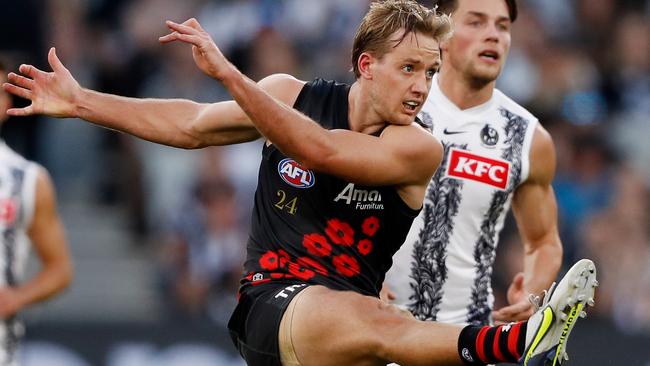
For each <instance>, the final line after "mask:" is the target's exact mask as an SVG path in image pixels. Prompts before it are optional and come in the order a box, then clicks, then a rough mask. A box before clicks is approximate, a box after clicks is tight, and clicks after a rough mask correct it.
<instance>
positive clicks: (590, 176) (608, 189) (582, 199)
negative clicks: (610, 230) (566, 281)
mask: <svg viewBox="0 0 650 366" xmlns="http://www.w3.org/2000/svg"><path fill="white" fill-rule="evenodd" d="M571 148H572V151H571V152H570V155H568V156H565V157H564V159H565V160H567V161H568V162H569V163H568V164H562V165H561V167H562V168H563V169H562V170H559V171H558V173H557V175H556V179H555V182H554V184H553V188H554V189H555V194H556V196H557V201H558V211H559V217H560V236H561V237H562V239H563V243H564V263H573V262H574V261H575V260H576V259H579V258H578V257H580V258H581V257H582V255H583V254H584V253H582V250H581V246H582V244H583V243H582V240H581V237H580V234H581V233H580V231H581V230H582V228H583V227H584V225H585V222H587V220H589V219H590V218H591V217H592V216H593V215H595V214H596V213H598V212H600V211H601V210H603V209H605V208H606V207H608V206H609V204H610V202H612V196H613V194H614V184H615V182H614V181H613V178H614V177H615V176H616V173H617V171H618V167H617V166H615V165H613V157H612V154H611V152H610V151H609V149H608V148H607V146H606V145H605V143H604V141H603V140H602V139H600V137H599V136H598V135H596V134H594V133H593V132H591V133H588V134H587V135H585V136H576V137H574V139H573V141H572V142H571Z"/></svg>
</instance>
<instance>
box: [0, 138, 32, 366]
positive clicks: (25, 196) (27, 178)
mask: <svg viewBox="0 0 650 366" xmlns="http://www.w3.org/2000/svg"><path fill="white" fill-rule="evenodd" d="M37 173H38V168H37V165H36V164H35V163H32V162H29V161H28V160H26V159H24V158H23V157H22V156H20V155H18V154H17V153H15V152H14V151H13V150H12V149H11V148H9V147H8V146H7V145H6V144H5V143H4V141H0V241H1V244H0V286H2V287H7V286H16V285H18V283H19V282H20V280H21V278H22V276H23V272H24V269H25V265H26V262H27V257H28V255H29V248H30V246H31V243H30V240H29V238H28V236H27V229H28V228H29V225H30V223H31V220H32V216H33V213H34V208H35V202H34V200H35V197H36V194H35V193H36V192H35V191H36V176H37ZM0 324H1V325H0V365H14V364H15V362H16V361H15V357H14V356H15V352H16V347H17V344H18V340H19V339H20V337H21V336H22V333H23V328H22V324H21V323H20V322H19V321H18V320H17V318H16V317H15V316H14V317H12V318H9V319H5V320H3V321H2V322H0Z"/></svg>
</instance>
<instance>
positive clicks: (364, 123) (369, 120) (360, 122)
mask: <svg viewBox="0 0 650 366" xmlns="http://www.w3.org/2000/svg"><path fill="white" fill-rule="evenodd" d="M367 94H368V93H367V92H366V91H364V90H363V87H362V86H361V85H360V84H359V83H358V82H356V83H354V84H352V87H351V88H350V95H349V96H348V105H349V109H348V121H349V123H350V130H352V131H356V132H361V133H365V134H372V133H374V132H377V131H378V130H380V129H382V128H383V127H384V126H385V125H386V122H385V121H384V120H383V119H382V118H381V117H380V116H379V115H378V114H377V112H376V111H375V110H374V109H373V108H372V103H370V98H368V96H367Z"/></svg>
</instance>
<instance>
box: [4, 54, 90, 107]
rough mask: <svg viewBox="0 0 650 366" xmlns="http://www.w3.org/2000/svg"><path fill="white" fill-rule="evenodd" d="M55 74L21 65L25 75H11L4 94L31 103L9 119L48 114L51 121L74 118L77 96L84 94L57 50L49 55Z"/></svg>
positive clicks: (22, 72) (8, 77)
mask: <svg viewBox="0 0 650 366" xmlns="http://www.w3.org/2000/svg"><path fill="white" fill-rule="evenodd" d="M47 60H48V62H49V63H50V67H51V68H52V72H45V71H42V70H39V69H38V68H36V67H34V66H32V65H20V67H19V68H18V71H19V72H20V73H21V74H22V75H18V74H15V73H13V72H10V73H9V75H7V80H8V82H7V83H4V84H3V86H2V87H3V88H4V90H6V91H7V92H8V93H11V94H13V95H16V96H18V97H21V98H25V99H29V100H31V102H32V103H31V104H30V105H29V106H27V107H24V108H11V109H9V110H8V111H7V114H8V115H10V116H29V115H33V114H46V115H49V116H52V117H75V116H76V114H77V105H76V101H77V96H78V95H79V93H80V91H81V87H80V86H79V83H77V81H76V80H75V79H74V77H72V74H70V71H68V69H66V68H65V66H63V63H61V60H59V58H58V57H57V56H56V50H55V49H54V47H52V48H50V52H49V53H48V55H47Z"/></svg>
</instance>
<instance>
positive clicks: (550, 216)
mask: <svg viewBox="0 0 650 366" xmlns="http://www.w3.org/2000/svg"><path fill="white" fill-rule="evenodd" d="M555 166H556V156H555V148H554V146H553V141H552V139H551V136H550V135H549V134H548V132H546V131H545V130H544V129H543V128H542V127H541V126H538V127H537V130H536V131H535V135H534V136H533V143H532V147H531V153H530V174H529V177H528V179H527V180H526V182H525V183H523V184H522V185H521V186H520V187H519V188H518V189H517V191H516V192H515V195H514V199H513V203H512V209H513V213H514V216H515V219H516V221H517V227H518V228H519V233H520V236H521V239H522V241H523V245H524V272H523V277H521V275H520V276H518V277H519V278H516V279H515V282H514V283H513V286H511V288H510V290H509V294H508V300H509V302H510V303H511V304H515V305H513V306H511V307H507V308H503V309H501V310H500V312H497V314H495V319H497V318H498V316H503V317H504V318H505V319H504V320H519V319H522V318H523V319H526V318H527V317H528V315H530V313H532V309H531V308H530V307H529V306H528V303H527V297H528V294H529V293H532V294H540V293H541V292H542V291H543V290H545V289H547V288H548V287H549V286H550V285H551V283H552V282H553V281H554V280H555V278H556V276H557V273H558V271H559V269H560V266H561V264H562V243H561V241H560V236H559V233H558V227H557V204H556V201H555V194H554V192H553V187H552V186H551V183H552V181H553V177H554V176H555ZM516 304H518V305H516ZM518 311H520V312H521V314H518Z"/></svg>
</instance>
